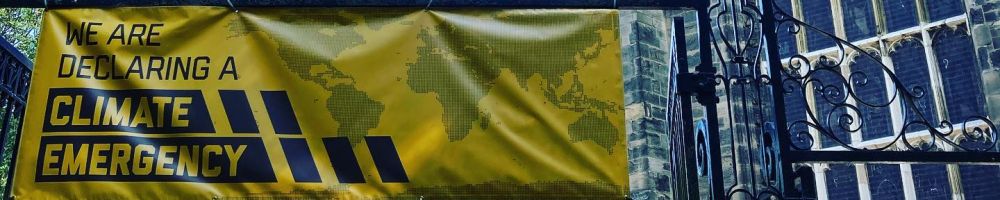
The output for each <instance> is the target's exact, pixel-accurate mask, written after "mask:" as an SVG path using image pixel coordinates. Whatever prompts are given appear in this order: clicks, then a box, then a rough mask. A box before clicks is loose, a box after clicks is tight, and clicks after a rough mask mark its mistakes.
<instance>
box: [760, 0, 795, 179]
mask: <svg viewBox="0 0 1000 200" xmlns="http://www.w3.org/2000/svg"><path fill="white" fill-rule="evenodd" d="M761 2H762V3H761V4H763V5H761V7H763V14H764V17H763V19H762V20H761V21H762V22H763V30H762V31H763V34H764V40H765V42H764V44H765V45H767V46H766V48H767V61H768V64H769V65H770V66H768V69H769V70H770V77H771V80H770V81H771V89H772V92H771V95H772V99H771V100H772V101H774V105H772V107H773V108H774V121H775V124H774V128H775V129H774V130H775V131H777V134H775V135H777V136H778V138H777V139H778V151H779V152H778V153H777V154H776V156H775V160H776V162H777V163H778V164H779V165H781V167H780V168H778V169H777V170H776V174H775V177H777V178H776V179H777V180H778V185H779V187H780V189H781V190H782V193H783V195H786V196H787V195H789V194H792V192H793V191H796V190H795V181H794V177H791V176H785V175H786V174H788V173H791V172H792V163H790V162H788V161H787V160H786V159H784V158H783V156H784V155H788V151H789V150H790V149H789V147H790V145H792V140H791V133H789V132H788V123H787V119H786V117H787V116H785V92H784V83H783V82H784V80H783V79H782V76H781V70H782V69H783V66H782V64H781V54H780V53H779V52H778V48H779V46H778V27H777V23H778V20H777V18H776V17H775V15H774V0H762V1H761Z"/></svg>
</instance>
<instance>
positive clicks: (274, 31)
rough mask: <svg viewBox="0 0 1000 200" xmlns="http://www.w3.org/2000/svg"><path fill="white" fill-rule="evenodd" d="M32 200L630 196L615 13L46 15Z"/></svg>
mask: <svg viewBox="0 0 1000 200" xmlns="http://www.w3.org/2000/svg"><path fill="white" fill-rule="evenodd" d="M40 37H41V39H40V42H39V53H38V55H37V58H36V65H35V66H36V67H35V69H36V70H35V71H34V74H33V77H32V81H31V89H30V95H29V97H28V106H27V114H26V116H25V121H24V130H23V136H22V139H21V144H20V149H19V152H18V162H17V164H16V169H15V170H16V171H15V177H14V188H13V190H14V191H13V194H14V195H15V196H16V197H17V198H26V199H52V198H59V199H63V198H65V199H161V198H178V199H209V198H212V199H228V198H265V197H285V198H376V199H380V198H413V199H418V198H421V197H423V198H429V199H437V198H458V199H481V198H501V199H504V198H601V199H620V198H624V197H625V195H626V193H627V184H628V183H627V182H628V181H627V179H628V176H627V171H626V170H627V168H628V167H627V161H626V148H625V142H626V140H625V125H624V108H623V103H624V102H623V101H624V100H623V94H624V93H623V89H622V88H623V86H622V72H621V53H620V52H621V49H620V44H619V40H618V13H617V11H615V10H582V9H564V10H476V9H457V10H447V11H427V10H420V9H363V8H343V9H338V8H317V9H299V8H296V9H290V8H289V9H241V10H240V11H239V12H234V11H233V10H231V9H229V8H224V7H157V8H114V9H53V10H48V11H46V12H45V18H44V25H43V28H42V32H41V36H40Z"/></svg>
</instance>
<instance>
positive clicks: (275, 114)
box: [260, 91, 302, 134]
mask: <svg viewBox="0 0 1000 200" xmlns="http://www.w3.org/2000/svg"><path fill="white" fill-rule="evenodd" d="M260 94H261V97H263V98H264V107H266V108H267V115H268V116H269V117H270V118H271V124H272V125H274V132H275V133H277V134H302V130H300V129H299V122H298V119H296V118H295V110H292V103H291V102H290V101H289V100H288V93H286V92H285V91H261V92H260Z"/></svg>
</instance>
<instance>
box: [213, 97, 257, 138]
mask: <svg viewBox="0 0 1000 200" xmlns="http://www.w3.org/2000/svg"><path fill="white" fill-rule="evenodd" d="M219 96H220V97H222V107H223V108H224V109H226V117H227V118H229V126H230V127H232V128H233V133H259V132H260V131H259V130H258V129H257V119H254V117H253V111H251V109H250V101H248V100H247V94H246V93H245V92H243V90H219Z"/></svg>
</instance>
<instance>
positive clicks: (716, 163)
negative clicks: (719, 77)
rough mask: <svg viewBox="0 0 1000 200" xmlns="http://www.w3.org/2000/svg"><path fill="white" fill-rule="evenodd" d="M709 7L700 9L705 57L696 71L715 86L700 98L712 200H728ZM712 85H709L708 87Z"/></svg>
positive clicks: (700, 33) (699, 32)
mask: <svg viewBox="0 0 1000 200" xmlns="http://www.w3.org/2000/svg"><path fill="white" fill-rule="evenodd" d="M709 5H710V1H702V2H701V4H700V5H699V6H698V8H697V10H698V37H699V38H698V42H699V45H698V48H699V51H700V52H699V55H700V56H701V64H700V65H698V67H697V68H696V70H697V71H698V73H699V74H702V75H706V76H705V77H706V78H709V80H705V81H710V82H711V84H710V85H711V86H713V87H706V88H707V89H706V91H700V93H701V94H699V95H698V103H700V104H701V105H703V106H705V113H707V115H706V117H705V118H707V119H706V120H707V121H708V137H707V138H706V139H708V152H707V153H708V157H709V159H708V165H709V173H708V174H709V175H708V176H709V179H710V180H709V185H711V189H712V190H711V191H712V199H723V198H725V196H726V195H725V193H724V192H723V191H724V188H725V183H724V182H723V181H722V159H723V158H722V153H721V149H722V148H721V144H720V142H719V136H720V135H719V117H718V116H717V114H718V113H719V109H718V108H717V107H716V104H717V103H718V102H719V98H718V96H716V94H715V87H714V85H715V84H714V83H715V78H714V77H715V73H716V69H715V66H713V62H712V55H713V54H712V43H711V36H712V35H711V34H712V27H711V23H710V17H709V10H708V9H709ZM706 84H708V83H706Z"/></svg>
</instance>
